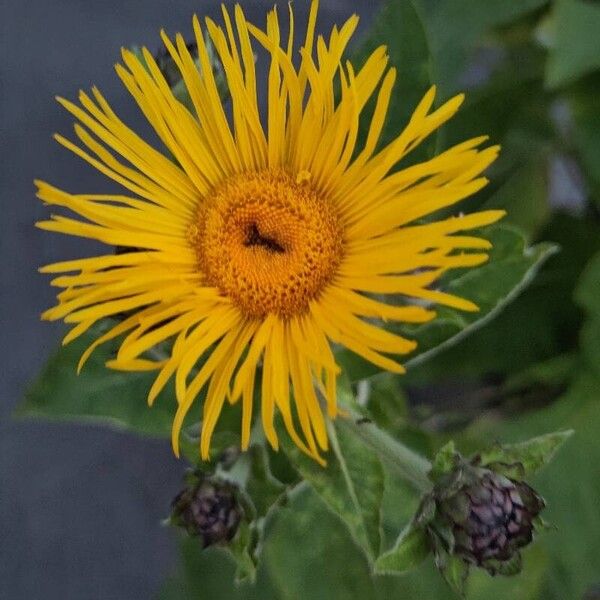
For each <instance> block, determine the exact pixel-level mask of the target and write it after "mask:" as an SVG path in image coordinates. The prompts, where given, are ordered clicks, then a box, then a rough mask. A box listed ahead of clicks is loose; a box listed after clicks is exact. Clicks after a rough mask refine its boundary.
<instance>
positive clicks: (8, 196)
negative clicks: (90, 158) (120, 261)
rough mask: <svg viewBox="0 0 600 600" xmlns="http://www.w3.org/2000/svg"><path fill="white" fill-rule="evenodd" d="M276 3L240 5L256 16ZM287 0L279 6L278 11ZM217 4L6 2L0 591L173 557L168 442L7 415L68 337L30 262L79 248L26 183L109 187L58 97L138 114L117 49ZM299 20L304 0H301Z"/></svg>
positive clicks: (90, 586)
mask: <svg viewBox="0 0 600 600" xmlns="http://www.w3.org/2000/svg"><path fill="white" fill-rule="evenodd" d="M272 4H273V2H264V1H261V2H259V1H256V0H255V1H253V2H252V1H250V0H246V1H245V2H243V5H244V7H245V9H246V13H247V16H248V17H249V18H250V20H253V21H254V22H258V23H262V22H263V19H264V14H265V11H266V10H267V9H268V8H269V7H270V6H271V5H272ZM286 4H287V3H286V2H283V1H282V2H280V5H281V6H282V8H284V9H286ZM378 4H379V1H371V2H359V1H358V0H321V5H322V7H321V15H320V20H319V22H318V23H319V24H318V29H319V30H320V31H321V32H325V31H328V30H329V29H330V27H331V25H332V24H333V23H334V22H338V23H339V22H340V21H342V19H344V18H346V17H348V16H349V15H350V13H351V12H352V11H353V10H357V11H358V12H360V14H361V16H362V20H361V27H360V31H359V33H360V32H363V31H364V30H365V29H366V27H367V25H368V23H369V20H370V18H371V16H372V13H373V12H374V9H375V7H376V6H377V5H378ZM219 5H220V3H219V2H217V1H216V0H196V1H195V2H193V1H191V0H178V1H166V0H127V1H124V0H104V1H102V2H93V1H85V0H79V1H77V0H25V1H23V2H16V0H10V2H7V1H6V0H5V2H3V3H2V9H1V11H2V14H1V16H0V23H1V27H2V32H1V42H0V43H1V44H2V48H1V50H2V51H1V53H0V60H1V62H2V64H1V75H0V82H1V85H2V91H1V96H0V102H1V106H0V115H1V117H0V119H1V121H0V122H1V129H2V131H1V141H0V144H1V146H0V147H1V152H2V156H0V169H1V189H2V192H3V197H2V213H3V215H2V221H1V227H2V235H1V237H0V245H1V251H2V254H1V260H0V268H1V269H2V273H1V276H0V282H1V286H2V293H1V297H0V301H1V303H2V305H1V312H0V314H1V315H2V336H1V338H0V339H1V340H2V346H1V351H2V356H1V364H2V378H1V383H2V396H1V401H0V598H2V599H4V598H6V599H10V600H22V599H23V600H24V599H26V600H36V599H38V598H40V599H41V598H44V599H45V600H54V599H61V600H71V599H73V600H87V599H94V600H95V599H102V600H111V599H119V600H127V599H130V598H131V599H134V598H135V599H137V598H141V599H144V598H151V597H152V596H153V595H154V594H155V592H156V591H157V590H158V588H159V586H160V582H161V581H162V579H163V577H164V576H165V575H166V574H167V573H168V571H169V570H170V569H171V568H172V567H173V565H174V564H175V561H176V553H175V544H174V536H173V534H172V532H170V531H168V530H165V529H163V528H161V527H160V525H159V520H160V519H161V518H163V517H164V516H165V513H166V512H167V510H168V505H169V501H170V499H171V497H172V496H173V495H174V494H175V492H176V491H177V489H178V487H179V486H180V481H181V476H182V473H183V471H184V468H185V465H184V464H183V463H181V462H178V461H176V460H175V459H174V458H173V456H172V455H171V450H170V447H169V445H168V443H163V442H159V441H152V440H142V439H139V438H137V437H134V436H131V435H127V434H123V433H118V432H113V431H110V430H108V429H101V428H96V427H91V426H83V425H72V424H65V425H62V424H55V423H43V422H34V421H27V422H24V421H19V422H16V421H14V420H11V412H12V410H13V408H14V406H15V404H16V403H17V402H18V401H19V399H20V398H21V396H22V395H23V391H24V389H25V386H26V385H27V382H28V381H30V380H31V379H32V377H34V376H35V374H36V372H37V371H38V369H39V368H40V367H41V365H42V364H43V362H44V360H45V358H46V357H47V356H48V354H49V353H50V352H51V351H52V349H53V348H54V347H55V346H56V345H57V343H58V340H59V338H60V336H61V334H62V333H63V328H62V326H61V325H58V324H49V323H42V322H40V321H39V313H40V312H41V311H42V310H43V309H45V308H47V307H49V306H51V305H52V304H53V301H54V298H53V290H52V289H51V288H50V287H49V286H48V278H47V277H46V276H42V275H38V274H37V272H36V269H37V268H38V267H39V266H40V265H42V264H46V263H50V262H54V261H58V260H66V259H69V258H75V257H77V256H80V255H84V252H86V251H89V247H87V245H86V244H84V243H83V242H82V241H80V240H75V239H69V238H67V237H63V236H60V235H57V234H49V233H44V232H41V231H40V230H38V229H35V228H34V227H33V223H34V221H35V220H37V219H41V218H44V217H45V216H47V212H46V211H45V209H44V208H43V207H42V205H41V203H40V202H39V201H38V200H36V198H35V197H34V191H33V189H34V188H33V183H32V180H33V179H34V178H36V177H37V178H41V179H45V180H48V181H50V182H51V183H54V184H57V185H59V186H61V187H64V188H65V189H67V190H69V191H72V192H90V193H100V192H101V191H106V190H107V189H108V187H107V185H108V184H107V183H106V182H105V181H104V180H103V179H102V178H101V177H100V176H98V175H97V174H95V173H94V171H93V169H91V168H90V167H88V166H87V165H86V164H84V163H83V162H82V161H80V160H79V159H77V158H76V157H74V156H73V155H71V154H70V153H69V152H68V151H66V150H63V149H61V148H60V147H59V145H58V144H56V143H55V142H53V141H52V139H51V135H52V134H53V133H54V132H57V131H59V132H62V133H65V134H67V135H68V134H70V132H71V131H72V130H71V122H72V119H71V118H70V116H69V115H68V114H67V113H66V111H64V110H62V109H61V108H60V107H59V106H58V105H57V104H56V103H55V102H54V100H53V97H54V96H55V95H57V94H59V95H64V96H65V97H67V98H71V99H73V98H75V97H76V94H77V91H78V89H79V88H86V89H87V88H89V87H90V86H91V85H93V84H96V85H98V86H99V87H100V89H101V90H102V91H103V92H104V94H105V95H106V97H107V98H108V99H109V100H110V101H111V102H112V104H113V106H114V107H115V108H116V109H117V111H118V112H119V113H120V114H123V115H124V116H125V120H126V121H127V122H129V123H132V124H135V123H140V125H141V122H140V119H139V116H138V114H137V112H136V110H135V109H134V108H133V106H132V103H131V102H129V100H128V99H127V93H126V92H125V90H124V89H123V88H122V87H121V86H120V84H119V80H118V78H117V76H116V75H115V74H114V71H113V69H112V65H113V64H114V62H116V60H118V55H119V49H120V47H121V46H122V45H125V46H126V45H130V44H133V43H140V44H146V45H148V46H149V48H150V49H151V50H153V51H154V50H156V49H158V47H159V36H158V31H159V29H160V28H161V27H162V26H164V27H165V28H166V29H167V30H168V31H170V32H174V31H182V32H184V34H186V36H189V35H190V32H191V15H192V14H193V12H197V13H199V14H207V15H210V16H213V17H218V14H219ZM295 6H296V16H297V26H300V25H301V24H302V23H304V22H305V18H306V9H307V6H308V0H296V2H295Z"/></svg>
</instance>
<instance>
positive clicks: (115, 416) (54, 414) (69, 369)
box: [16, 322, 176, 438]
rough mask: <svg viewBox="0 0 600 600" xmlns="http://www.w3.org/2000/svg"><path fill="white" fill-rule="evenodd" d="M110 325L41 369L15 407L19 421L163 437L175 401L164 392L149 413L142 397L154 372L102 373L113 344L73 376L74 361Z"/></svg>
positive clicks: (64, 350) (70, 346)
mask: <svg viewBox="0 0 600 600" xmlns="http://www.w3.org/2000/svg"><path fill="white" fill-rule="evenodd" d="M108 325H109V322H104V323H102V324H99V325H96V326H94V327H92V328H91V329H90V330H89V331H88V332H87V333H85V334H84V335H82V336H81V337H80V338H78V339H77V340H75V341H74V342H72V343H70V344H68V345H66V346H63V347H61V348H60V349H59V350H58V352H56V353H55V354H54V355H53V356H52V357H51V358H50V360H49V361H48V363H47V364H46V366H45V367H44V368H43V369H42V372H41V373H40V375H39V377H38V379H37V380H36V381H35V382H34V384H33V385H32V386H31V387H30V388H29V390H28V391H27V392H26V399H25V401H24V402H23V403H22V404H21V405H20V406H19V407H18V408H17V413H16V414H17V415H18V416H27V417H32V416H35V417H38V416H41V417H45V418H49V419H57V420H66V421H77V422H85V423H89V422H92V423H103V424H106V425H109V426H111V427H114V428H118V429H128V430H131V431H135V432H137V433H141V434H143V435H151V436H160V437H165V438H168V437H170V435H171V424H172V421H173V415H174V414H175V409H176V405H175V399H174V397H173V394H171V393H170V388H168V387H167V388H166V389H165V391H163V393H161V395H160V396H159V397H158V398H157V399H156V401H155V403H154V405H153V407H152V408H149V407H148V404H147V401H146V398H147V396H148V391H149V390H150V386H151V385H152V382H153V381H154V378H155V377H156V374H155V373H124V372H121V371H113V370H111V369H108V368H106V366H105V362H106V361H107V360H110V359H112V358H114V356H115V353H116V351H117V349H118V342H117V341H112V342H107V343H106V344H104V345H102V346H101V347H100V348H98V349H97V350H96V351H95V352H94V353H93V354H92V356H91V358H90V359H89V360H88V362H87V363H86V365H85V366H84V368H83V370H82V372H81V374H80V375H77V371H76V369H77V362H78V361H79V358H80V357H81V355H82V354H83V352H84V350H86V349H87V348H88V347H89V346H90V345H91V344H92V342H94V341H95V340H96V339H97V338H98V337H99V336H100V335H101V334H102V333H103V332H104V331H106V329H107V327H108Z"/></svg>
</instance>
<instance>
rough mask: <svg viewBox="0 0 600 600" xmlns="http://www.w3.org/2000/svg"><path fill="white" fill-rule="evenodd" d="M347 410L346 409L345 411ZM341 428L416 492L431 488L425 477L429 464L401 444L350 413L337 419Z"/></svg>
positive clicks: (422, 457) (358, 416)
mask: <svg viewBox="0 0 600 600" xmlns="http://www.w3.org/2000/svg"><path fill="white" fill-rule="evenodd" d="M346 410H347V409H346ZM338 422H339V423H340V425H342V426H343V427H347V428H348V429H350V430H351V431H353V432H354V433H355V434H356V435H357V436H358V437H360V438H361V439H362V440H363V442H365V444H367V445H368V446H370V447H371V448H372V449H373V450H375V452H377V454H378V455H379V456H380V457H381V459H382V460H384V461H385V462H386V463H387V464H388V465H389V466H390V467H391V468H393V469H394V470H395V471H396V473H398V475H400V477H402V478H403V479H405V480H406V481H408V483H410V484H411V485H412V486H413V487H414V488H415V489H416V490H417V491H419V492H422V493H426V492H429V491H430V490H431V488H432V483H431V481H430V479H429V477H428V476H427V474H428V473H429V470H430V469H431V463H430V462H429V461H428V460H427V459H426V458H425V457H424V456H421V455H420V454H417V453H416V452H414V451H413V450H411V449H410V448H408V447H407V446H405V445H404V444H403V443H402V442H399V441H398V440H397V439H395V438H393V437H392V436H391V435H389V434H388V433H386V432H385V431H382V430H381V429H379V427H377V425H375V424H374V423H373V422H371V421H368V420H365V419H362V418H361V417H360V415H357V414H356V413H354V412H352V411H350V418H348V419H344V418H343V417H341V418H339V419H338Z"/></svg>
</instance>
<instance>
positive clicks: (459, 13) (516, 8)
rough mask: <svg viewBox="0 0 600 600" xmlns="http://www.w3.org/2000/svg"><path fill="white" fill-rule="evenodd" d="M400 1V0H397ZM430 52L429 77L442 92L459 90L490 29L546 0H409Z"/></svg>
mask: <svg viewBox="0 0 600 600" xmlns="http://www.w3.org/2000/svg"><path fill="white" fill-rule="evenodd" d="M397 1H398V2H400V0H397ZM412 3H413V5H414V6H415V7H416V8H417V11H418V13H419V15H420V17H421V21H422V23H423V27H424V29H425V31H426V34H427V39H428V41H429V47H430V51H431V62H430V64H431V76H432V80H433V82H434V83H436V84H438V85H439V87H440V89H441V91H442V94H444V95H447V94H449V93H452V92H455V91H460V88H461V87H462V86H461V82H460V76H461V75H462V74H463V72H464V69H465V65H466V63H467V61H468V59H469V58H470V57H471V55H472V53H473V48H474V47H475V45H476V44H477V43H478V42H480V41H481V39H482V38H483V36H484V34H485V33H486V32H488V31H489V30H491V29H493V28H495V27H499V26H501V25H506V24H507V23H510V22H511V21H514V20H515V19H517V18H519V17H522V16H524V15H526V14H528V13H530V12H531V11H533V10H535V9H537V8H539V7H540V6H543V5H544V4H545V3H546V0H521V1H519V2H507V1H506V0H488V1H487V2H481V0H412Z"/></svg>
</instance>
